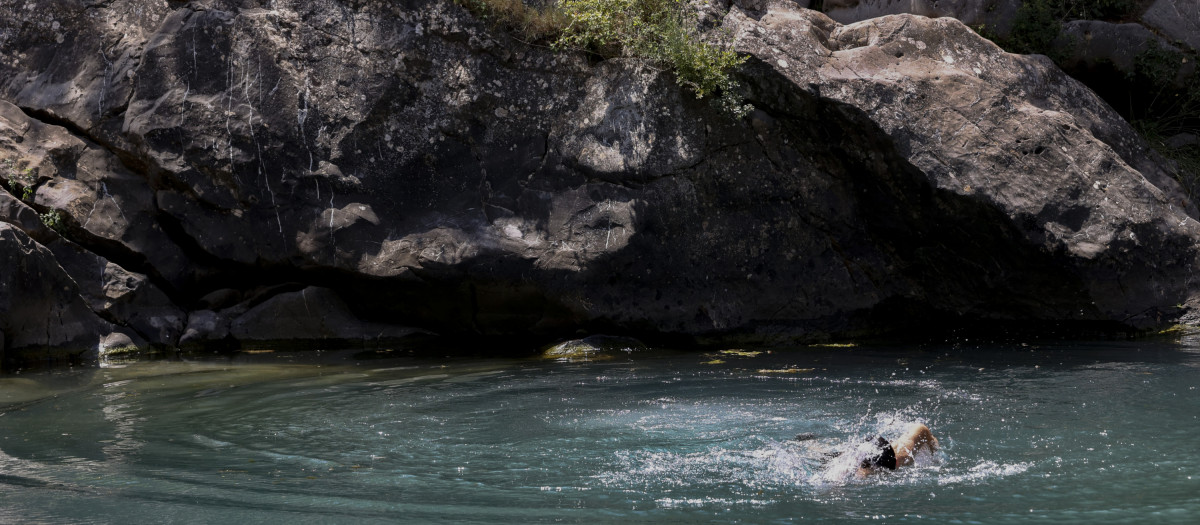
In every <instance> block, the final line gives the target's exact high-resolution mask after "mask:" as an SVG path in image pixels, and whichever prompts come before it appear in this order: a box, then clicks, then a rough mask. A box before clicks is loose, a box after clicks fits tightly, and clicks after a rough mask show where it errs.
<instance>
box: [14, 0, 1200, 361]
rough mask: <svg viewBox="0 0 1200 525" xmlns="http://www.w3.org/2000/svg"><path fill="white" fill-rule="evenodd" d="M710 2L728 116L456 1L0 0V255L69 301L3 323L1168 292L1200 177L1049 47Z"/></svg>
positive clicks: (181, 334)
mask: <svg viewBox="0 0 1200 525" xmlns="http://www.w3.org/2000/svg"><path fill="white" fill-rule="evenodd" d="M719 7H721V9H719V11H720V12H721V13H722V14H721V19H720V24H721V25H722V26H723V28H724V29H725V30H727V31H728V32H729V34H730V35H732V37H733V38H734V42H735V46H736V49H737V50H738V51H740V52H743V53H746V54H748V55H749V56H750V58H749V60H748V62H747V64H746V65H745V66H744V67H743V68H742V70H741V71H739V73H738V76H739V78H740V79H741V80H742V82H743V84H744V86H745V87H746V94H747V97H748V101H749V102H750V103H752V104H753V105H754V106H755V110H754V111H753V112H752V113H751V114H750V115H749V116H748V117H747V118H745V119H741V120H737V119H733V118H730V117H729V116H727V115H725V114H722V113H720V112H718V111H716V110H714V109H712V108H711V107H710V106H708V105H707V104H706V102H705V101H698V100H695V99H694V98H693V97H692V96H691V94H690V93H688V92H687V91H685V90H683V89H681V88H679V87H678V86H677V85H676V82H675V79H674V77H673V76H672V74H671V73H670V72H666V71H663V70H662V69H661V68H658V67H654V66H653V65H652V64H647V63H644V62H642V61H638V60H633V59H610V60H605V61H600V62H593V61H590V59H589V58H588V57H586V56H582V55H577V54H570V53H554V52H551V51H550V50H548V49H545V48H543V47H539V46H530V45H526V44H524V43H522V42H520V41H517V40H515V39H513V38H511V37H510V36H508V35H507V34H506V33H504V32H503V31H500V30H497V29H495V28H492V27H489V26H487V25H486V24H483V23H481V22H479V21H478V20H476V19H475V18H473V17H472V16H471V15H470V14H469V13H468V12H466V11H465V10H463V9H462V8H461V7H459V6H457V5H455V4H453V3H450V2H447V1H440V0H410V1H407V2H385V1H370V0H356V1H350V0H346V1H337V0H317V1H298V0H292V1H289V0H276V1H271V2H255V1H249V0H241V1H236V0H198V1H192V2H186V3H185V2H165V1H160V2H144V1H134V0H112V1H110V2H105V3H94V2H82V1H73V0H34V1H29V0H21V1H19V2H16V1H11V0H0V13H6V14H12V15H13V16H6V17H3V18H0V162H4V163H5V164H3V165H2V166H3V167H4V169H8V170H9V172H6V173H11V174H13V177H11V179H12V180H11V181H9V180H8V179H5V181H4V189H5V190H6V193H7V195H0V220H2V221H4V223H7V224H5V225H4V226H3V228H4V229H3V230H0V231H3V232H6V233H5V235H4V236H3V240H2V241H0V244H2V245H3V250H4V251H3V254H4V256H3V257H4V259H3V260H4V264H6V265H9V266H6V268H24V270H22V271H24V272H26V273H25V274H22V275H29V273H28V272H31V271H33V272H42V273H45V272H51V270H50V269H53V275H54V279H55V280H54V281H53V282H54V283H58V284H55V285H53V288H54V290H56V291H55V294H56V295H54V296H53V297H54V301H60V302H61V306H60V307H59V309H60V310H63V312H67V313H64V314H63V315H66V316H67V317H71V318H72V319H74V318H76V317H77V318H78V322H77V324H76V325H72V326H76V327H77V329H75V330H74V331H66V332H64V333H63V334H54V333H50V334H47V332H46V330H45V327H44V326H42V327H35V326H32V325H30V324H28V323H27V322H25V321H22V319H28V318H30V317H31V316H34V314H32V313H31V312H33V311H34V310H32V308H34V306H27V305H26V303H24V302H23V301H22V300H21V294H24V293H33V291H32V290H30V289H26V288H20V289H19V290H18V289H17V288H5V289H4V290H5V294H7V295H3V296H2V297H3V301H5V302H3V303H0V333H3V337H4V341H3V346H0V348H3V349H4V351H5V352H6V354H5V355H6V357H7V358H8V359H10V360H18V359H23V358H25V357H27V356H28V355H32V354H30V352H33V351H34V350H35V349H36V351H38V352H43V351H46V352H60V353H70V352H79V351H80V349H81V346H80V345H85V346H86V345H87V344H93V345H95V344H99V343H98V342H93V341H91V339H87V338H95V340H96V341H99V340H100V339H101V338H102V337H104V336H106V335H107V334H109V333H110V332H113V331H114V330H117V331H124V332H126V333H128V335H129V337H130V339H131V340H134V341H144V342H145V343H146V344H150V345H158V346H164V347H174V346H178V345H181V344H182V345H184V346H189V345H194V346H199V347H209V346H221V347H226V346H229V345H233V346H237V345H243V344H257V343H256V342H263V341H271V342H280V341H283V342H286V341H288V340H291V341H294V342H306V344H308V343H312V344H316V345H317V346H319V345H320V342H321V341H336V342H337V343H338V344H373V343H379V342H383V341H390V340H395V339H400V338H403V337H405V336H408V335H410V334H412V333H416V332H417V331H422V332H432V333H436V334H441V335H448V336H464V335H465V336H504V337H519V338H520V337H524V338H543V339H554V338H566V337H568V336H574V334H576V333H577V332H578V331H581V330H582V331H585V332H593V333H597V332H604V333H610V334H620V335H635V336H642V337H653V336H664V337H679V338H682V339H683V340H687V341H693V342H703V343H721V344H732V343H742V342H749V343H787V342H793V341H805V340H822V339H828V338H836V337H856V336H861V335H869V334H881V333H890V332H894V331H896V330H903V329H910V328H914V327H928V326H935V325H942V324H944V323H950V322H953V323H982V324H985V325H986V324H994V323H1007V322H1016V323H1022V324H1037V323H1047V324H1055V325H1066V326H1073V327H1084V326H1089V327H1093V326H1105V327H1112V328H1148V327H1154V326H1160V325H1163V324H1166V323H1171V322H1174V321H1176V320H1178V319H1180V318H1181V317H1182V316H1185V315H1186V314H1187V311H1188V310H1187V308H1186V307H1187V306H1188V305H1190V304H1191V303H1192V300H1193V297H1194V295H1195V294H1194V290H1195V286H1194V284H1193V283H1191V281H1190V274H1191V269H1192V265H1193V264H1194V262H1195V259H1196V255H1197V253H1196V250H1195V246H1196V241H1197V239H1198V236H1200V226H1198V225H1197V223H1196V220H1195V215H1196V213H1195V211H1196V208H1195V206H1194V205H1193V204H1192V203H1191V202H1190V201H1188V200H1187V199H1186V198H1185V197H1184V196H1183V194H1182V192H1181V191H1180V189H1179V188H1178V186H1177V185H1176V184H1175V183H1174V181H1173V180H1172V178H1171V173H1169V172H1168V171H1167V168H1165V167H1163V166H1162V165H1160V164H1159V163H1157V162H1156V161H1155V159H1154V158H1152V157H1151V156H1149V155H1148V154H1147V153H1146V149H1145V147H1144V145H1143V144H1141V142H1140V141H1139V139H1138V138H1137V136H1136V135H1135V134H1134V133H1133V132H1132V130H1131V129H1130V127H1129V125H1128V124H1126V123H1125V122H1123V121H1122V120H1121V119H1120V117H1118V116H1117V115H1116V114H1115V113H1114V112H1113V111H1112V110H1111V109H1110V108H1108V107H1107V106H1106V105H1105V104H1104V103H1103V102H1101V101H1100V100H1099V99H1098V98H1096V97H1095V96H1094V95H1093V94H1092V93H1091V92H1090V91H1088V90H1087V89H1086V88H1085V87H1083V86H1082V85H1080V84H1078V83H1077V82H1075V81H1073V80H1072V79H1070V78H1069V77H1067V76H1066V75H1064V74H1063V73H1062V72H1060V71H1059V70H1057V69H1056V68H1055V67H1054V66H1053V65H1052V64H1051V63H1049V61H1047V60H1045V59H1044V58H1036V57H1021V56H1016V55H1009V54H1006V53H1004V52H1002V51H1001V50H999V49H998V48H996V47H995V46H994V45H992V44H991V43H990V42H988V41H986V40H983V39H981V38H979V37H978V36H976V35H975V34H974V33H972V32H971V31H969V30H968V29H967V28H966V27H965V26H963V25H962V23H960V22H958V21H956V20H952V19H948V18H943V19H928V18H923V17H914V16H908V15H897V16H889V17H884V18H880V19H874V20H869V21H865V22H859V23H855V24H851V25H840V24H838V23H836V22H834V21H833V20H831V19H829V18H828V17H826V16H825V15H822V14H820V13H817V12H814V11H809V10H807V9H804V8H802V7H799V6H798V5H796V4H794V3H789V2H775V3H772V2H769V1H760V2H746V3H744V4H734V5H728V6H719ZM6 176H7V175H6ZM0 178H3V177H0ZM26 188H32V191H31V192H29V194H28V195H26V191H25V189H26ZM39 215H40V216H43V217H46V216H53V217H57V218H58V223H57V224H55V226H56V227H55V228H54V229H53V230H51V229H49V228H47V227H46V226H45V225H43V224H42V223H43V221H42V220H37V221H34V220H33V218H35V217H38V216H39ZM30 268H48V269H44V270H42V269H39V270H31V269H30ZM14 271H15V270H14ZM4 275H5V277H4V279H5V281H4V282H5V283H11V284H10V285H8V286H13V287H16V286H17V282H16V281H15V280H14V279H18V278H17V277H12V275H16V274H10V273H8V272H7V271H6V273H5V274H4ZM47 275H48V274H47ZM22 286H26V285H22ZM46 286H51V285H50V284H47V285H46ZM8 290H18V291H16V292H13V291H8ZM31 304H32V303H31ZM39 304H40V303H39ZM56 304H57V303H56ZM1177 306H1184V307H1185V308H1178V307H1177ZM47 307H48V306H47ZM37 308H42V307H37ZM39 330H40V331H39ZM72 334H74V335H72ZM314 342H315V343H314Z"/></svg>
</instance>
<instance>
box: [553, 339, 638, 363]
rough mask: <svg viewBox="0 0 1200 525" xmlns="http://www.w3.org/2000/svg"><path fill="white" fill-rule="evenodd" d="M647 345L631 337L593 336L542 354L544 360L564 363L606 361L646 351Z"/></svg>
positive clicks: (556, 346)
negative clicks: (555, 360)
mask: <svg viewBox="0 0 1200 525" xmlns="http://www.w3.org/2000/svg"><path fill="white" fill-rule="evenodd" d="M646 349H647V348H646V345H645V344H644V343H642V342H641V341H638V340H637V339H634V338H631V337H617V336H607V335H593V336H588V337H585V338H583V339H572V340H570V341H563V342H561V343H558V344H556V345H554V346H551V347H549V348H547V349H546V350H544V351H543V352H542V358H544V359H557V360H562V361H604V360H608V359H613V358H615V357H617V356H620V355H624V354H629V353H631V352H638V351H644V350H646Z"/></svg>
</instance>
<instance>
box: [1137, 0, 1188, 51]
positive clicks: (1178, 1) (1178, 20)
mask: <svg viewBox="0 0 1200 525" xmlns="http://www.w3.org/2000/svg"><path fill="white" fill-rule="evenodd" d="M1142 23H1143V24H1145V25H1146V26H1148V27H1151V28H1153V29H1154V30H1155V31H1157V32H1158V33H1159V34H1161V35H1163V36H1164V37H1165V38H1167V39H1168V40H1170V41H1171V42H1173V43H1177V44H1180V45H1182V46H1186V47H1188V48H1191V50H1192V52H1200V0H1155V2H1154V3H1153V4H1151V5H1150V7H1149V8H1148V9H1146V12H1145V13H1144V14H1142Z"/></svg>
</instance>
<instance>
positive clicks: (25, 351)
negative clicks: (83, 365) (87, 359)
mask: <svg viewBox="0 0 1200 525" xmlns="http://www.w3.org/2000/svg"><path fill="white" fill-rule="evenodd" d="M0 246H3V247H4V249H3V250H0V312H4V314H3V315H2V316H0V334H3V335H4V344H3V347H4V348H5V349H6V350H5V351H6V352H13V351H16V350H18V349H20V350H22V354H21V356H20V357H21V358H22V359H62V358H66V357H68V355H66V353H69V354H72V355H82V354H89V353H90V354H92V355H94V354H95V352H96V351H97V346H98V344H99V342H100V338H101V337H102V336H104V335H107V334H108V333H109V332H111V331H112V328H111V326H110V325H109V324H108V323H106V322H105V321H103V320H102V319H100V318H99V317H98V316H97V315H96V314H95V313H94V312H92V310H91V309H90V308H88V306H87V304H86V303H84V301H83V299H82V298H81V297H80V296H79V294H78V292H77V291H76V289H75V286H74V282H72V281H71V278H70V277H69V276H68V275H67V273H66V272H65V271H63V269H62V267H60V266H59V265H58V263H57V262H56V261H55V260H54V256H53V254H51V253H50V251H49V250H47V249H46V248H45V247H43V246H41V245H39V244H38V243H37V242H35V241H34V240H33V239H30V238H29V236H27V235H25V233H24V232H22V231H20V230H18V229H17V228H14V227H13V226H12V225H9V224H6V223H0ZM60 349H61V350H60ZM3 357H4V358H6V359H7V358H9V357H10V356H9V355H8V354H7V353H6V354H5V355H4V356H3Z"/></svg>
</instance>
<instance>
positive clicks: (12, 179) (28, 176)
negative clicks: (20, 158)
mask: <svg viewBox="0 0 1200 525" xmlns="http://www.w3.org/2000/svg"><path fill="white" fill-rule="evenodd" d="M4 172H5V173H4V180H5V182H6V183H7V184H6V188H7V190H8V192H9V193H11V194H12V195H13V196H15V197H17V198H19V199H20V200H22V201H25V202H30V201H31V200H32V199H33V194H34V192H35V191H37V188H36V182H37V181H36V179H35V177H34V176H33V168H32V167H27V168H25V169H23V170H22V169H18V167H17V164H16V162H15V161H13V160H12V159H9V160H7V161H5V166H4Z"/></svg>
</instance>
